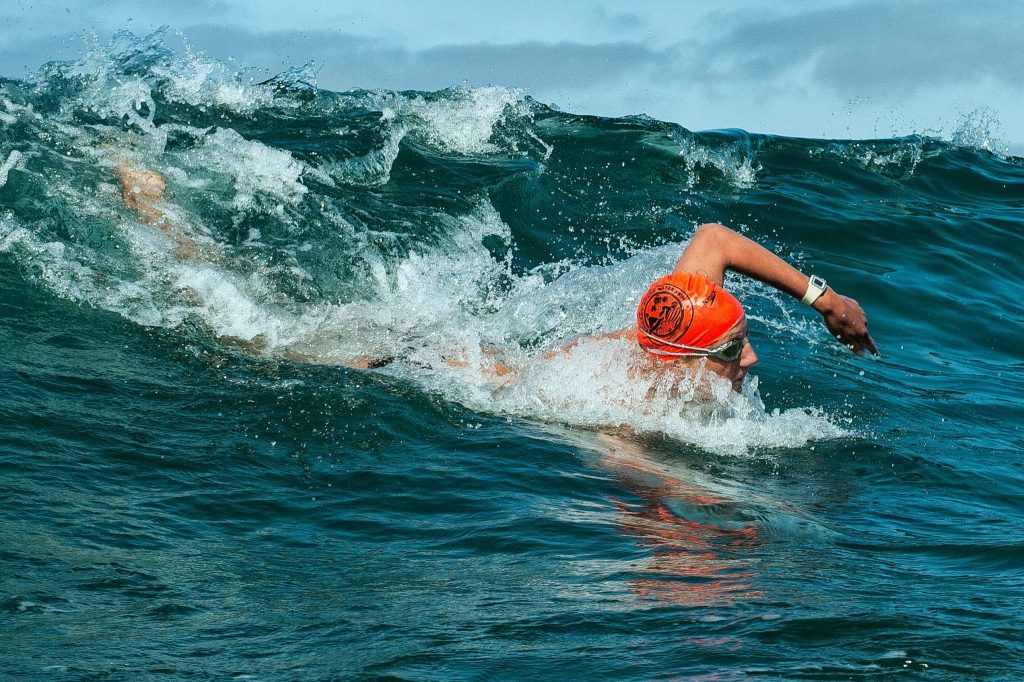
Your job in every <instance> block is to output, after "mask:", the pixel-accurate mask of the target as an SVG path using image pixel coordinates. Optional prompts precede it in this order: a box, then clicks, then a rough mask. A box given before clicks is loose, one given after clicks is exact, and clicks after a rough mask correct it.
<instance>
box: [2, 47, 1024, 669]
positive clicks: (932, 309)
mask: <svg viewBox="0 0 1024 682" xmlns="http://www.w3.org/2000/svg"><path fill="white" fill-rule="evenodd" d="M311 78H312V73H311V72H310V71H309V70H303V69H297V70H294V71H290V72H287V73H284V74H282V75H280V76H278V77H276V78H274V79H272V80H271V81H269V82H265V83H256V82H254V81H255V79H253V78H251V77H250V75H249V74H248V73H247V72H246V71H245V70H244V69H243V70H241V71H240V70H238V69H237V67H234V66H231V65H227V64H224V63H219V62H216V61H213V60H209V59H206V58H203V57H197V56H195V55H193V54H191V53H189V52H180V51H175V50H174V49H172V48H171V47H169V46H168V45H167V44H166V43H165V41H164V38H163V35H162V34H160V33H156V34H153V35H150V36H148V37H144V38H137V37H135V36H132V35H130V34H121V35H119V36H118V37H116V38H115V39H114V40H113V41H112V42H111V43H110V44H97V45H95V46H94V47H93V49H92V50H90V51H89V53H88V54H86V55H85V56H83V57H82V58H81V59H80V60H78V61H75V62H61V63H50V64H47V65H46V66H44V67H42V68H41V69H40V70H39V71H38V73H37V74H36V75H35V76H33V77H32V78H30V79H25V80H12V79H6V80H0V348H2V351H0V387H2V389H3V390H2V391H0V425H2V428H0V472H2V477H3V478H2V487H0V490H2V500H3V504H2V505H0V632H2V636H0V640H2V643H0V671H2V675H3V676H4V677H6V678H9V679H36V678H40V679H139V678H154V679H161V678H162V679H182V678H195V679H209V678H234V679H377V678H381V679H409V680H449V679H492V678H502V679H565V678H571V679H614V680H650V679H676V678H681V679H722V680H729V679H738V678H774V679H805V678H807V679H860V678H882V677H888V676H896V675H905V674H908V673H921V674H927V675H928V677H929V678H930V679H965V678H969V679H974V678H989V679H1020V678H1021V677H1024V626H1022V625H1021V622H1022V618H1024V469H1022V466H1024V462H1022V445H1024V435H1022V433H1021V426H1022V424H1024V398H1022V393H1024V371H1022V370H1024V359H1022V352H1021V349H1022V342H1021V339H1022V338H1024V303H1022V298H1024V283H1022V277H1021V275H1022V267H1021V263H1022V262H1024V237H1022V232H1024V217H1022V216H1024V212H1022V209H1024V160H1022V159H1020V158H1014V157H1008V156H1006V155H1005V154H1001V153H999V150H998V148H997V147H996V146H995V145H994V144H993V142H992V140H991V139H990V135H989V131H988V130H987V129H986V127H985V125H979V126H973V127H972V126H965V127H964V129H962V131H961V133H960V134H958V135H955V136H953V139H948V140H944V139H937V138H932V137H927V136H910V137H903V138H896V139H878V140H811V139H794V138H786V137H779V136H773V135H765V134H753V133H748V132H745V131H740V130H722V131H712V132H701V133H697V132H693V131H690V130H687V129H685V128H683V127H681V126H680V125H678V124H676V123H669V122H663V121H657V120H653V119H651V118H647V117H643V116H636V117H629V118H621V119H608V118H601V117H596V116H589V115H586V114H585V113H574V114H570V113H564V112H560V111H557V110H553V109H551V108H549V107H548V106H546V105H544V104H543V103H540V102H536V101H533V100H531V99H530V98H528V97H525V96H523V94H522V93H519V92H516V91H514V90H509V89H505V88H501V87H488V88H469V87H454V88H451V89H448V90H443V91H440V92H433V93H426V92H388V91H374V90H365V91H351V92H345V93H335V92H328V91H324V90H320V89H317V88H316V87H315V86H314V85H313V84H312V82H311ZM680 118H681V120H683V122H685V112H681V113H680ZM126 162H130V163H132V164H134V165H136V166H138V167H144V168H148V169H152V170H154V171H157V172H159V173H160V174H162V175H163V176H164V177H165V178H166V181H167V188H168V189H167V200H166V204H165V205H164V210H165V211H166V212H167V214H168V216H169V218H170V219H171V220H172V221H173V222H174V224H175V225H176V226H178V229H180V230H181V231H182V232H183V233H184V234H186V235H187V237H188V239H189V240H191V241H192V242H194V244H195V246H196V252H195V253H192V254H182V253H179V249H178V248H177V247H176V244H175V241H174V240H173V239H172V238H170V237H168V236H167V235H166V234H164V233H163V232H161V231H160V230H158V229H156V228H154V227H153V226H152V225H148V224H146V223H145V222H144V221H143V220H141V219H140V217H139V216H138V215H137V214H136V213H134V212H132V211H131V210H129V209H127V208H126V207H125V206H124V204H123V202H122V200H121V191H120V188H119V187H118V184H117V180H116V179H115V175H114V169H115V167H116V166H117V165H118V164H123V163H126ZM708 221H718V222H722V223H725V224H727V225H730V226H732V227H733V228H735V229H737V230H738V231H740V232H742V233H744V234H746V235H747V236H749V237H750V238H752V239H755V240H756V241H758V242H760V243H761V244H763V245H765V246H766V247H768V248H770V249H771V250H773V251H775V252H776V253H778V254H779V255H781V256H783V257H784V258H786V259H788V260H790V261H791V262H793V263H794V264H796V265H797V266H798V267H800V268H801V269H803V270H804V271H806V272H814V273H817V274H820V275H822V276H824V277H825V278H826V279H828V280H829V282H830V283H831V284H832V285H833V286H834V287H835V288H836V289H837V290H838V291H840V292H842V293H846V294H848V295H851V296H854V297H855V298H857V299H858V300H859V301H860V302H861V304H862V305H863V307H864V308H865V310H866V311H867V314H868V316H869V319H870V324H871V329H872V333H873V336H874V338H875V340H876V341H877V343H878V346H879V348H880V350H881V356H880V357H878V358H858V357H855V356H853V355H852V354H851V353H849V352H848V351H847V350H846V349H844V348H843V347H842V346H840V345H839V344H837V343H835V342H834V341H833V340H832V339H830V338H829V336H828V333H827V332H826V331H825V329H824V328H823V327H822V325H821V324H820V322H819V320H818V319H817V315H816V314H815V313H814V312H813V311H811V310H809V309H807V308H803V307H801V306H799V305H798V304H797V303H796V302H794V301H792V300H789V299H788V298H787V297H785V296H782V295H780V294H778V293H777V292H775V291H773V290H772V289H770V288H768V287H765V286H763V285H760V284H757V283H754V282H751V281H749V280H745V279H744V278H741V277H730V279H729V280H728V281H727V286H728V287H729V288H730V289H732V290H734V291H735V292H736V293H737V295H738V296H739V297H740V299H741V300H742V301H743V302H744V304H745V306H746V307H747V309H748V314H749V316H750V319H751V340H752V342H753V344H754V346H755V347H756V349H757V351H758V353H759V355H760V358H761V361H760V363H759V364H758V365H757V366H756V367H754V368H753V370H752V372H751V376H750V377H749V378H748V380H747V384H746V385H745V386H744V390H743V392H742V393H741V394H731V393H730V392H729V391H728V390H724V391H717V394H716V398H715V399H713V400H710V401H705V400H700V399H698V398H697V397H695V396H694V395H693V392H690V393H687V391H686V390H677V391H671V390H668V388H667V387H666V386H662V385H659V384H657V382H645V381H644V380H641V379H637V378H636V377H635V376H632V375H631V373H630V371H629V368H630V363H631V358H632V357H634V355H633V353H634V350H633V349H631V348H628V347H623V346H622V345H619V344H617V343H616V342H611V341H600V342H586V341H584V342H582V343H581V344H580V345H579V346H577V347H576V348H575V350H574V351H573V352H572V353H569V354H567V355H566V354H556V356H555V357H545V356H544V352H545V350H546V349H550V348H553V347H557V346H558V344H559V342H560V340H564V339H566V338H577V337H579V336H581V335H589V334H593V333H596V332H602V331H611V330H615V329H618V328H621V327H624V326H626V325H627V324H629V323H630V321H631V319H632V317H633V314H634V308H635V305H636V301H637V300H638V298H639V296H640V294H641V293H642V292H643V291H644V289H645V288H646V286H647V284H648V283H649V282H650V281H651V280H653V279H654V278H655V277H657V276H658V275H660V274H663V273H664V272H666V271H667V270H668V269H670V267H671V265H672V263H673V262H674V260H675V258H677V257H678V255H679V253H680V251H681V249H682V248H683V247H684V246H685V244H686V242H687V240H688V239H689V238H690V237H691V236H692V234H693V231H694V229H695V227H696V226H697V225H699V224H701V223H703V222H708ZM363 356H373V357H385V356H386V357H389V358H394V361H393V362H391V363H390V364H387V365H386V366H383V367H380V368H378V369H372V370H356V369H349V368H347V367H345V366H343V364H338V363H347V362H350V361H352V360H354V359H357V358H360V357H363ZM496 358H500V359H501V360H502V361H503V362H506V363H508V364H509V365H511V366H512V367H513V368H514V370H515V376H516V380H515V381H514V382H511V383H507V384H506V385H502V382H500V381H495V380H494V377H493V376H492V374H493V372H492V368H493V365H494V360H495V359H496Z"/></svg>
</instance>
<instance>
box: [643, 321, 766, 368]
mask: <svg viewBox="0 0 1024 682" xmlns="http://www.w3.org/2000/svg"><path fill="white" fill-rule="evenodd" d="M637 332H638V333H640V334H643V335H644V336H647V337H650V338H652V339H654V340H655V341H657V342H658V343H661V344H664V345H666V346H671V347H672V348H678V349H679V350H681V351H686V352H685V353H675V352H673V351H670V350H662V349H660V348H645V349H644V350H646V351H647V352H648V353H653V354H654V355H660V356H666V357H680V358H704V357H711V358H717V359H719V360H722V361H724V362H733V361H734V360H736V359H737V358H739V357H740V355H742V354H743V346H744V345H745V344H746V343H747V337H745V336H741V337H740V338H738V339H732V340H731V341H726V342H725V343H723V344H722V345H721V346H718V347H717V348H701V347H699V346H687V345H685V344H682V343H672V342H671V341H667V340H665V339H663V338H661V337H660V336H655V335H654V334H649V333H647V332H645V331H644V330H642V329H638V330H637Z"/></svg>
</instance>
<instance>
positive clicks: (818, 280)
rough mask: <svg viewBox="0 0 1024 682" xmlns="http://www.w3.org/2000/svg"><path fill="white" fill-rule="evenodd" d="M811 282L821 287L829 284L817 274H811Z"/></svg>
mask: <svg viewBox="0 0 1024 682" xmlns="http://www.w3.org/2000/svg"><path fill="white" fill-rule="evenodd" d="M811 284H812V285H813V286H815V287H817V288H819V289H824V288H825V287H826V286H828V285H827V284H825V280H824V279H822V278H821V277H818V276H817V275H811Z"/></svg>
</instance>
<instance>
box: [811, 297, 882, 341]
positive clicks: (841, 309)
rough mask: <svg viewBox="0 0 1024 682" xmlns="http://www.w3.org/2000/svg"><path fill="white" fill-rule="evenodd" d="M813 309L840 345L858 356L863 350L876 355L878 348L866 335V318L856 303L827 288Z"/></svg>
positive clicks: (868, 335)
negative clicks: (819, 314)
mask: <svg viewBox="0 0 1024 682" xmlns="http://www.w3.org/2000/svg"><path fill="white" fill-rule="evenodd" d="M813 307H814V309H815V310H817V311H818V312H819V313H821V316H822V318H824V322H825V326H826V327H828V330H829V331H830V332H831V333H832V336H834V337H835V338H837V339H839V341H840V343H842V344H843V345H844V346H846V347H847V348H849V349H850V350H852V351H853V352H854V353H856V354H857V355H860V354H862V353H863V352H864V350H865V349H866V350H869V351H871V352H872V353H873V354H874V355H878V348H877V347H876V346H875V342H874V340H873V339H872V338H871V335H870V334H869V333H868V317H867V315H865V314H864V309H863V308H861V307H860V304H859V303H857V301H855V300H853V299H852V298H850V297H849V296H843V295H842V294H838V293H836V292H835V291H833V290H832V287H829V288H828V289H826V290H825V293H823V294H822V295H821V296H819V297H818V300H817V301H815V302H814V306H813Z"/></svg>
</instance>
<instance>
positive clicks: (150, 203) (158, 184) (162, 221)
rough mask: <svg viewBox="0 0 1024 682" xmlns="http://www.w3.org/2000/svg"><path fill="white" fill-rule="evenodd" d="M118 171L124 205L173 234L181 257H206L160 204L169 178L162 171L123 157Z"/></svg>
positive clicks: (151, 223)
mask: <svg viewBox="0 0 1024 682" xmlns="http://www.w3.org/2000/svg"><path fill="white" fill-rule="evenodd" d="M114 175H116V176H117V179H118V181H119V182H120V183H121V198H122V199H123V200H124V205H125V206H127V207H128V208H130V209H132V210H134V211H135V212H136V213H137V214H138V215H139V218H141V219H142V221H143V222H144V223H146V224H147V225H152V226H153V227H156V228H157V229H159V230H160V231H162V232H164V233H165V234H167V235H169V236H170V237H171V238H172V239H174V241H175V243H176V244H177V248H176V252H177V254H178V257H179V258H182V259H183V260H189V261H198V260H202V258H201V255H202V251H201V249H200V248H199V245H198V244H197V243H196V242H195V241H194V240H193V239H192V238H191V237H189V236H188V235H187V234H185V231H184V230H183V229H182V228H181V226H179V225H176V224H174V223H173V222H172V221H171V220H169V219H168V218H167V217H166V216H165V215H164V212H163V209H161V208H160V204H161V203H162V202H163V199H164V193H165V192H166V191H167V182H166V181H165V180H164V178H163V176H162V175H160V174H159V173H157V172H155V171H151V170H146V169H145V168H136V167H135V165H134V164H132V163H131V162H130V161H121V162H120V163H118V164H117V167H116V168H114Z"/></svg>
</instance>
